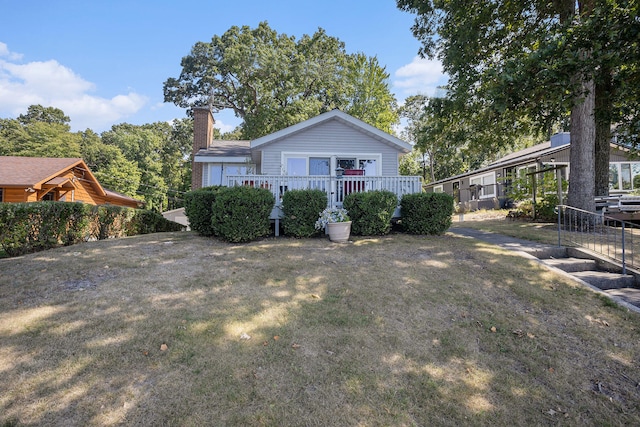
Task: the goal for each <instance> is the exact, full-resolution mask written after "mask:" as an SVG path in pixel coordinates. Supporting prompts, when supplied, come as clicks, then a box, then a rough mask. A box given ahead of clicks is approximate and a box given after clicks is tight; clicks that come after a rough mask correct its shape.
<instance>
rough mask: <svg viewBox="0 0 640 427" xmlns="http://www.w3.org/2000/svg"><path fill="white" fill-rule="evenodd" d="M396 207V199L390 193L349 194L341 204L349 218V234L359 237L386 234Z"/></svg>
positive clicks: (389, 229)
mask: <svg viewBox="0 0 640 427" xmlns="http://www.w3.org/2000/svg"><path fill="white" fill-rule="evenodd" d="M397 205H398V198H397V197H396V195H395V194H394V193H392V192H390V191H367V192H361V193H350V194H348V195H347V196H346V197H345V198H344V203H343V206H344V208H345V209H346V210H347V211H348V212H349V216H350V217H351V221H352V223H351V233H352V234H354V235H359V236H377V235H385V234H388V233H389V232H390V231H391V218H392V217H393V212H394V211H395V209H396V207H397Z"/></svg>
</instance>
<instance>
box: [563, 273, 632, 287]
mask: <svg viewBox="0 0 640 427" xmlns="http://www.w3.org/2000/svg"><path fill="white" fill-rule="evenodd" d="M571 275H572V276H575V277H577V278H579V279H582V280H584V281H585V282H587V283H589V284H590V285H593V286H595V287H597V288H600V289H603V290H604V289H621V288H633V287H634V286H635V278H634V277H633V276H632V275H630V274H617V273H607V272H604V271H580V272H574V273H571Z"/></svg>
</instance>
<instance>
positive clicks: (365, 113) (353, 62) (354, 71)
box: [344, 53, 399, 134]
mask: <svg viewBox="0 0 640 427" xmlns="http://www.w3.org/2000/svg"><path fill="white" fill-rule="evenodd" d="M388 82H389V73H387V72H386V70H385V68H384V67H381V66H380V65H379V64H378V58H376V57H375V56H374V57H367V56H366V55H365V54H363V53H357V54H355V55H350V56H349V57H348V58H347V64H346V68H345V83H346V85H347V87H346V93H345V96H346V98H347V102H348V103H347V105H346V106H345V107H344V111H345V112H346V113H347V114H350V115H352V116H354V117H357V118H359V119H360V120H362V121H364V122H366V123H368V124H370V125H372V126H375V127H377V128H378V129H380V130H383V131H385V132H387V133H391V134H392V133H393V125H394V124H396V123H398V119H399V115H398V105H397V102H396V99H395V97H394V96H393V94H392V93H391V91H390V90H389V83H388Z"/></svg>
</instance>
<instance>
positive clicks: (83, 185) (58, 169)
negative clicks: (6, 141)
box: [0, 156, 143, 208]
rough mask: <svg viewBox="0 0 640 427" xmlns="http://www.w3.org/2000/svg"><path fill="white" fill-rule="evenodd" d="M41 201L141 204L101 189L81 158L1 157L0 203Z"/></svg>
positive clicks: (128, 205) (132, 205)
mask: <svg viewBox="0 0 640 427" xmlns="http://www.w3.org/2000/svg"><path fill="white" fill-rule="evenodd" d="M43 200H51V201H66V202H81V203H87V204H91V205H117V206H127V207H131V208H139V207H142V206H143V202H141V201H139V200H136V199H133V198H131V197H128V196H125V195H123V194H119V193H116V192H114V191H110V190H106V189H104V188H103V187H102V186H101V185H100V183H99V182H98V180H97V179H96V177H95V176H94V175H93V173H91V171H90V170H89V167H88V166H87V165H86V164H85V162H84V161H83V160H82V159H79V158H51V157H15V156H0V202H6V203H21V202H39V201H43Z"/></svg>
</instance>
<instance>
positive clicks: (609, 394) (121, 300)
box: [0, 232, 640, 426]
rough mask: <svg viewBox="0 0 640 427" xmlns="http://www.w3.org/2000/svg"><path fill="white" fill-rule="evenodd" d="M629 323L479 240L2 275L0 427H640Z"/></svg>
mask: <svg viewBox="0 0 640 427" xmlns="http://www.w3.org/2000/svg"><path fill="white" fill-rule="evenodd" d="M639 364H640V316H639V315H638V314H636V313H633V312H628V311H627V310H625V309H622V308H620V307H618V306H615V305H613V304H612V303H611V302H610V301H609V300H607V299H604V298H602V297H600V296H598V295H597V294H595V293H593V292H592V291H589V290H586V289H583V288H582V287H580V286H578V285H576V284H574V283H573V282H571V281H568V279H566V278H564V277H563V276H559V275H556V274H554V273H552V272H550V271H547V270H545V269H544V268H543V267H542V266H540V265H539V264H538V263H535V262H531V261H530V260H527V259H525V258H521V257H519V256H517V255H516V254H514V253H511V252H507V251H502V250H500V249H498V248H496V247H493V246H491V245H488V244H485V243H482V242H478V241H475V240H473V239H465V238H459V237H456V236H454V235H452V234H446V235H444V236H436V237H424V236H409V235H404V234H392V235H390V236H386V237H380V238H357V239H354V241H352V242H350V243H347V244H334V243H331V242H329V241H328V240H327V239H325V238H317V239H303V240H296V239H289V238H269V239H265V240H262V241H258V242H254V243H250V244H243V245H232V244H226V243H222V242H219V241H217V240H214V239H206V238H202V237H198V236H196V235H194V234H192V233H188V232H184V233H161V234H154V235H144V236H137V237H131V238H124V239H117V240H108V241H100V242H89V243H85V244H81V245H76V246H71V247H65V248H59V249H55V250H50V251H46V252H41V253H36V254H31V255H27V256H23V257H19V258H13V259H2V260H0V384H1V385H2V393H0V425H4V426H13V425H16V426H18V425H29V426H31V425H61V426H62V425H64V426H69V425H180V426H198V425H231V426H245V425H252V426H262V425H269V426H285V425H286V426H345V425H354V426H355V425H357V426H383V425H385V426H387V425H394V426H413V425H420V426H427V425H429V426H431V425H444V426H458V425H492V426H495V425H499V426H514V425H522V426H525V425H580V426H582V425H640V370H639V369H638V367H639V366H638V365H639Z"/></svg>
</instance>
